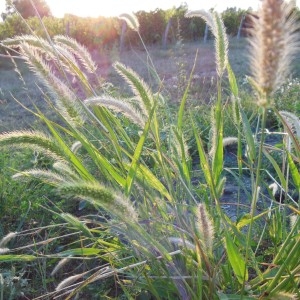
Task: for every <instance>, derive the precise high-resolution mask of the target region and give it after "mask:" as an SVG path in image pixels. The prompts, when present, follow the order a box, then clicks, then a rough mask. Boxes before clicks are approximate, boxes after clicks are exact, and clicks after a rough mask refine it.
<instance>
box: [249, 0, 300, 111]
mask: <svg viewBox="0 0 300 300" xmlns="http://www.w3.org/2000/svg"><path fill="white" fill-rule="evenodd" d="M252 21H253V28H252V29H251V30H250V33H251V35H252V36H251V38H250V65H251V73H252V77H250V82H251V84H252V86H253V87H254V88H255V90H256V91H257V92H258V95H259V99H258V105H259V106H263V107H268V106H270V105H272V102H271V100H270V99H271V96H272V94H273V93H274V92H275V91H276V90H277V89H278V88H279V87H280V85H281V84H282V83H284V80H285V79H286V77H287V75H288V74H289V72H290V65H291V61H292V59H293V57H294V55H295V54H296V52H297V51H298V50H299V32H296V31H297V30H298V29H299V22H297V20H296V16H295V12H294V4H293V1H290V2H288V3H286V2H284V1H282V0H263V1H262V5H261V8H260V9H259V11H258V15H257V17H252Z"/></svg>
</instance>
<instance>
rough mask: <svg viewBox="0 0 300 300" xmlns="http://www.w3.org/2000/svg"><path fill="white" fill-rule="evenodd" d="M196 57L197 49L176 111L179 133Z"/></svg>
mask: <svg viewBox="0 0 300 300" xmlns="http://www.w3.org/2000/svg"><path fill="white" fill-rule="evenodd" d="M197 57H198V51H197V52H196V56H195V60H194V64H193V68H192V71H191V73H190V77H189V80H188V82H187V86H186V88H185V91H184V94H183V97H182V99H181V103H180V107H179V111H178V120H177V128H178V132H179V133H181V132H182V125H183V114H184V108H185V103H186V101H187V99H188V93H189V89H190V85H191V82H192V79H193V74H194V70H195V66H196V61H197Z"/></svg>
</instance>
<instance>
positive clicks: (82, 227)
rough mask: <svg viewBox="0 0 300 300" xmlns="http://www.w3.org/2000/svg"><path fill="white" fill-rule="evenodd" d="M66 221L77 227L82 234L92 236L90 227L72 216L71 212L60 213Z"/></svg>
mask: <svg viewBox="0 0 300 300" xmlns="http://www.w3.org/2000/svg"><path fill="white" fill-rule="evenodd" d="M60 216H61V217H62V218H63V219H64V220H65V221H66V222H68V223H69V224H70V225H71V226H73V227H75V228H77V229H78V230H80V231H81V232H82V233H83V234H84V235H86V236H88V237H93V235H92V233H91V231H90V229H89V228H88V227H87V226H86V225H85V224H84V223H82V222H81V221H80V220H79V219H77V218H76V217H74V216H72V215H71V214H68V213H62V214H61V215H60Z"/></svg>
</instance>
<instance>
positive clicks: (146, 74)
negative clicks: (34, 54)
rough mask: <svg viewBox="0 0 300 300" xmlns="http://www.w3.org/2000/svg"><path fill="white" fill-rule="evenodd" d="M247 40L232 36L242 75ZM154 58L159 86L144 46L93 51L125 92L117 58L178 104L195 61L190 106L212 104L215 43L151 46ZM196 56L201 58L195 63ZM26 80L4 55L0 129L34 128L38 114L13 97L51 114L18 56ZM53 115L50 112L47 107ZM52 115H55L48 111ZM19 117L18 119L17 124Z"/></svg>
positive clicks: (102, 72)
mask: <svg viewBox="0 0 300 300" xmlns="http://www.w3.org/2000/svg"><path fill="white" fill-rule="evenodd" d="M246 47H247V43H246V41H245V40H244V39H241V40H236V39H232V41H231V43H230V52H229V54H230V59H231V64H232V67H233V69H234V71H235V72H236V73H237V75H239V76H240V78H243V76H245V75H246V74H247V61H248V59H247V49H246ZM148 50H149V53H150V57H151V58H152V61H153V62H154V66H155V68H156V71H157V73H158V75H159V77H160V79H161V80H162V86H160V87H158V86H157V83H156V86H153V85H155V84H154V83H153V82H154V80H153V77H152V74H151V71H150V69H149V63H148V62H147V53H146V52H145V51H144V50H141V49H131V50H127V51H124V52H123V53H122V54H120V53H118V51H117V50H115V51H111V52H108V53H97V52H96V51H94V52H93V58H94V60H95V61H96V63H97V64H98V74H99V76H101V78H102V79H103V80H104V82H110V83H112V84H113V85H114V88H115V89H116V90H118V92H119V93H120V94H121V95H124V96H131V95H130V93H129V89H128V86H126V84H125V83H124V80H122V78H121V77H120V76H119V75H118V74H117V73H116V72H115V70H114V69H113V68H112V64H113V63H114V62H115V61H120V62H122V63H123V64H125V65H127V66H129V67H131V68H132V69H133V70H135V71H136V72H137V73H138V74H139V75H140V76H141V77H142V78H143V79H144V80H145V81H146V82H147V83H148V84H151V82H152V83H153V85H152V86H153V87H154V88H155V89H157V90H158V89H162V90H163V93H164V95H166V99H167V101H168V103H171V104H178V103H179V102H180V100H181V97H182V95H183V92H184V89H185V86H186V83H187V81H188V77H189V76H190V73H191V70H192V68H193V65H194V63H195V70H194V72H193V80H192V85H191V90H190V95H189V102H188V105H199V104H203V103H209V102H210V101H211V100H212V99H211V98H212V95H214V94H215V81H216V71H215V56H214V45H213V42H208V43H206V44H204V43H188V44H180V43H179V44H178V45H174V46H172V47H170V48H169V49H166V50H164V49H161V48H160V47H152V48H149V49H148ZM196 54H197V59H196V61H195V58H196ZM15 62H16V63H17V65H18V68H19V69H20V73H21V74H22V77H23V80H24V82H25V83H26V85H24V82H22V80H20V76H19V75H18V73H17V72H15V71H14V70H15V66H14V64H13V63H11V61H10V59H8V58H0V78H1V85H0V86H1V90H0V100H1V102H0V116H1V120H0V132H3V131H7V130H12V129H24V128H30V127H32V126H34V124H35V119H34V116H33V115H32V114H31V113H30V112H28V111H26V110H25V109H23V108H22V107H21V106H20V104H19V103H17V102H16V101H15V100H14V98H15V99H17V100H18V101H20V102H21V103H22V104H23V105H24V106H26V107H28V108H30V109H32V108H33V106H34V105H37V106H38V107H39V108H41V109H42V111H44V112H47V103H46V102H45V101H44V100H43V95H42V92H41V90H40V87H42V86H41V84H39V82H38V81H37V79H36V78H35V76H34V75H33V74H32V73H31V72H30V71H29V70H28V68H27V67H26V66H25V65H24V64H23V63H22V61H20V60H15ZM48 113H49V111H48ZM50 114H51V113H50ZM16 120H18V121H17V122H16Z"/></svg>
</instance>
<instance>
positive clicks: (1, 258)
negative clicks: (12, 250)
mask: <svg viewBox="0 0 300 300" xmlns="http://www.w3.org/2000/svg"><path fill="white" fill-rule="evenodd" d="M35 259H37V257H35V256H33V255H25V254H24V255H23V254H21V255H14V254H3V255H0V262H16V261H19V262H24V261H33V260H35Z"/></svg>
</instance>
